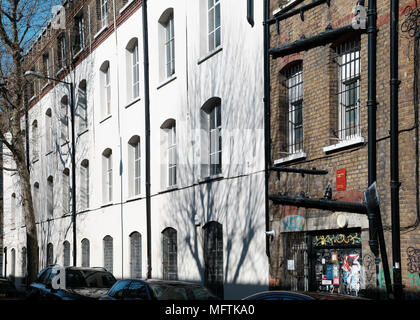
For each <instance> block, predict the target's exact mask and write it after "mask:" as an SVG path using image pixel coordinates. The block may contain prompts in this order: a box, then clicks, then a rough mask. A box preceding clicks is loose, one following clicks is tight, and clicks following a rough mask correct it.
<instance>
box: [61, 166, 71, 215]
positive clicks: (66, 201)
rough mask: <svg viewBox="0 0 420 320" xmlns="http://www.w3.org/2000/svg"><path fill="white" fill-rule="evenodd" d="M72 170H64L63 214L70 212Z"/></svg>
mask: <svg viewBox="0 0 420 320" xmlns="http://www.w3.org/2000/svg"><path fill="white" fill-rule="evenodd" d="M70 193H71V189H70V170H69V169H68V168H65V169H64V170H63V188H62V201H63V203H62V207H63V215H66V214H68V213H70V211H71V210H70Z"/></svg>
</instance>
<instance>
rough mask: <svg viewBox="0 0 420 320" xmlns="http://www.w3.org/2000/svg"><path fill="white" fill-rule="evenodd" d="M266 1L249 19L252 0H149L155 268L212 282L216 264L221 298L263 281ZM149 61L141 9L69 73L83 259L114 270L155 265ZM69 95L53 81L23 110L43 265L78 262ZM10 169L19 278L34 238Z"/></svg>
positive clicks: (12, 270)
mask: <svg viewBox="0 0 420 320" xmlns="http://www.w3.org/2000/svg"><path fill="white" fill-rule="evenodd" d="M133 2H136V1H133ZM210 2H212V1H210ZM131 5H135V4H132V3H131V2H129V4H128V5H127V6H126V7H125V10H130V6H131ZM262 7H263V6H262V1H256V2H255V25H254V26H251V25H250V24H249V23H248V21H247V19H246V12H247V11H246V9H247V7H246V1H239V0H219V1H218V0H215V1H213V2H212V5H209V3H208V0H200V1H197V0H159V1H153V0H152V1H148V29H149V55H150V112H151V114H150V119H151V120H150V121H151V122H150V123H151V133H150V135H151V195H152V197H151V219H152V220H151V226H152V228H151V247H152V277H153V278H165V277H166V278H171V277H175V278H177V279H179V280H187V281H194V282H200V283H205V282H206V281H205V278H206V277H208V276H209V273H211V272H216V273H217V275H214V276H215V277H216V278H217V277H218V278H220V279H223V291H224V298H226V299H231V298H233V299H234V298H241V297H244V296H246V295H248V294H251V293H254V292H257V291H260V290H266V289H268V277H269V270H268V269H269V268H268V266H269V265H268V258H267V256H266V253H265V245H266V241H265V240H266V235H265V197H264V112H263V111H264V106H263V29H262V17H263V13H262ZM123 9H124V8H123ZM211 10H213V12H211ZM117 14H119V13H117ZM219 14H220V15H219ZM209 17H214V19H215V20H214V24H212V23H210V26H209V24H208V19H209ZM218 17H220V20H219V19H218ZM109 19H111V17H109ZM219 21H220V23H219ZM209 27H210V30H209ZM103 32H106V29H104V30H103ZM96 36H97V37H100V36H101V34H100V33H98V34H96ZM143 62H144V60H143V37H142V10H141V6H138V9H136V10H135V11H134V12H133V14H132V15H130V16H129V18H128V19H127V20H125V21H124V22H123V23H121V24H120V25H119V26H118V28H117V29H116V31H113V32H112V33H110V34H109V36H107V38H106V39H105V40H104V41H103V42H102V43H101V44H100V45H99V46H97V47H96V48H95V49H94V50H92V52H91V53H90V54H89V55H88V56H87V57H86V58H85V59H84V60H83V61H82V63H80V64H79V65H78V66H77V67H76V68H75V69H74V70H72V72H71V73H70V74H69V75H67V77H66V78H65V81H71V82H73V83H74V84H75V88H76V90H75V102H76V121H75V128H76V163H77V165H76V166H77V167H76V173H77V175H76V181H77V189H76V196H77V208H78V214H77V265H82V264H85V265H89V266H105V267H106V268H107V269H109V270H110V271H112V272H113V274H114V275H115V277H116V278H129V277H134V276H135V277H139V276H141V277H145V276H146V273H147V230H146V199H145V196H146V193H145V178H144V177H145V170H146V169H145V160H144V159H145V112H144V110H145V108H144V78H143V66H144V65H143ZM137 80H138V81H137ZM68 95H69V91H68V88H66V86H65V85H62V84H58V85H56V86H55V87H54V88H53V89H52V90H51V91H49V93H48V94H46V95H45V96H43V97H42V99H40V101H39V102H37V103H36V104H35V105H34V106H33V107H32V108H31V109H30V111H29V130H28V131H29V139H30V140H29V141H30V155H31V179H32V186H33V188H34V189H33V194H34V196H33V197H34V199H35V200H34V201H35V208H36V209H35V211H36V217H37V224H38V232H39V238H38V241H39V246H40V259H41V264H40V267H41V268H42V267H45V266H46V264H47V263H50V262H53V263H58V264H61V265H63V264H71V263H72V253H71V251H72V250H71V248H72V247H73V235H72V217H71V214H72V212H71V205H70V204H69V203H70V201H71V196H70V195H69V194H70V193H69V192H67V190H69V189H70V188H71V143H68V140H69V138H66V137H71V135H70V133H71V132H70V130H71V127H70V124H69V122H68V121H67V120H66V119H68V118H66V116H65V114H66V113H65V112H64V110H67V111H66V112H67V115H69V109H68V104H69V102H68V101H69V100H68V98H66V96H68ZM63 97H64V98H63ZM85 100H86V104H85V103H84V101H85ZM63 105H64V106H65V107H62V106H63ZM84 105H86V108H84ZM85 110H86V111H87V113H86V114H85ZM63 115H64V116H63ZM83 119H87V123H86V125H85V123H84V121H83ZM50 124H51V131H50V130H49V129H48V128H49V126H50ZM66 124H67V125H66ZM67 129H68V131H66V130H67ZM37 137H38V138H37ZM48 144H50V146H48ZM34 148H35V151H34ZM216 159H221V164H220V165H219V162H218V161H217V160H216ZM209 162H210V165H209ZM16 179H17V175H11V174H10V172H4V216H5V218H4V220H5V221H4V222H5V228H4V246H5V247H7V257H8V258H7V275H14V276H15V277H16V279H17V278H19V277H22V276H23V275H24V274H23V272H24V270H23V268H22V264H23V265H24V261H23V255H22V250H24V247H25V245H26V234H25V228H24V226H23V223H22V221H23V219H21V213H20V209H21V208H20V206H19V190H18V184H17V180H16ZM13 216H15V218H13ZM213 227H214V229H212V228H213ZM168 228H171V229H168ZM210 230H213V231H210ZM213 232H214V233H213ZM209 234H211V235H216V234H217V235H216V236H215V238H211V239H213V240H211V241H210V240H209V238H208V236H209ZM174 239H176V246H174V241H175V240H174ZM51 248H52V250H51ZM175 248H176V249H175ZM13 250H14V251H13ZM48 250H50V251H49V252H50V253H49V254H48V257H47V252H48ZM206 250H207V251H211V252H212V253H211V254H210V255H209V254H208V253H206ZM205 256H207V258H205ZM209 256H211V257H213V258H210V260H209V258H208V257H209ZM47 258H49V259H48V260H49V261H47ZM214 260H217V261H214ZM174 261H175V262H174ZM212 263H215V264H217V267H216V269H217V271H214V269H212V268H210V269H212V270H213V271H209V268H208V267H206V264H207V265H208V264H212ZM206 269H207V271H206Z"/></svg>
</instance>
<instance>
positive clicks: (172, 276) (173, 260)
mask: <svg viewBox="0 0 420 320" xmlns="http://www.w3.org/2000/svg"><path fill="white" fill-rule="evenodd" d="M162 269H163V270H162V271H163V272H162V274H163V279H165V280H178V245H177V232H176V230H175V229H174V228H166V229H165V230H163V232H162Z"/></svg>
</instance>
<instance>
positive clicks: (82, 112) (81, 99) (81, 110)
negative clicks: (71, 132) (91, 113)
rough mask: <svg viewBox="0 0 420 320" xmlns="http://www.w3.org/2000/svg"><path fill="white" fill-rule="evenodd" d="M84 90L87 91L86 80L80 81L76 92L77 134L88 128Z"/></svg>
mask: <svg viewBox="0 0 420 320" xmlns="http://www.w3.org/2000/svg"><path fill="white" fill-rule="evenodd" d="M86 90H87V85H86V80H82V81H80V83H79V86H78V90H77V107H76V115H77V119H78V132H79V133H82V132H83V131H85V130H86V129H87V128H88V110H87V95H86Z"/></svg>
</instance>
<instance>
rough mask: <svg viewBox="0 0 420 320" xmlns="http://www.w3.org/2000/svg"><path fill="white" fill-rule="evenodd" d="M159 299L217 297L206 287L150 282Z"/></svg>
mask: <svg viewBox="0 0 420 320" xmlns="http://www.w3.org/2000/svg"><path fill="white" fill-rule="evenodd" d="M149 286H150V288H151V289H152V291H153V294H154V295H155V297H156V299H158V300H214V299H217V298H216V297H215V296H214V295H212V294H211V293H210V292H209V291H208V290H207V289H206V288H204V287H199V286H188V285H183V284H167V283H150V284H149Z"/></svg>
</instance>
